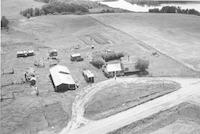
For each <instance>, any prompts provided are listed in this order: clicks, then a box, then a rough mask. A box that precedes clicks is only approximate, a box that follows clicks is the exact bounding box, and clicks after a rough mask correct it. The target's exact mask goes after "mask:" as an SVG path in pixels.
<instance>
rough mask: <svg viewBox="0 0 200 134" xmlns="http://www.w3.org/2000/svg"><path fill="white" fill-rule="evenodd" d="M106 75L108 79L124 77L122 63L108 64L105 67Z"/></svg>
mask: <svg viewBox="0 0 200 134" xmlns="http://www.w3.org/2000/svg"><path fill="white" fill-rule="evenodd" d="M103 71H104V74H105V75H106V77H114V76H115V75H116V76H122V75H124V73H123V70H122V67H121V64H120V63H112V64H107V65H105V66H104V67H103Z"/></svg>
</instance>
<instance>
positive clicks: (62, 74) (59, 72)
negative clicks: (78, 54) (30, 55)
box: [49, 65, 76, 91]
mask: <svg viewBox="0 0 200 134" xmlns="http://www.w3.org/2000/svg"><path fill="white" fill-rule="evenodd" d="M49 71H50V77H51V80H52V83H53V85H54V88H55V91H66V90H74V89H76V83H75V81H74V80H73V78H72V76H71V74H70V71H69V69H68V68H67V67H66V66H62V65H56V66H54V67H52V68H50V70H49Z"/></svg>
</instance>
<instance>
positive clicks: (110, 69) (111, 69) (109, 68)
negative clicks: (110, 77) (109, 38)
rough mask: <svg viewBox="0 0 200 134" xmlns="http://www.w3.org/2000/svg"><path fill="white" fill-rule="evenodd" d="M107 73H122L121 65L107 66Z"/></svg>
mask: <svg viewBox="0 0 200 134" xmlns="http://www.w3.org/2000/svg"><path fill="white" fill-rule="evenodd" d="M106 70H107V72H115V71H122V68H121V64H120V63H114V64H108V65H107V66H106Z"/></svg>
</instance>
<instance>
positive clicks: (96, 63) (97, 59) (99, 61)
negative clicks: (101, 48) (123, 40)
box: [90, 57, 105, 68]
mask: <svg viewBox="0 0 200 134" xmlns="http://www.w3.org/2000/svg"><path fill="white" fill-rule="evenodd" d="M90 63H91V64H92V65H93V66H95V67H97V68H102V66H103V65H105V61H104V60H103V58H101V57H94V58H93V59H92V61H91V62H90Z"/></svg>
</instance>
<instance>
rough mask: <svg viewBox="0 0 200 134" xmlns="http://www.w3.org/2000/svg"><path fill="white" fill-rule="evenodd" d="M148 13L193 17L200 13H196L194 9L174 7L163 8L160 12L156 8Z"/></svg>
mask: <svg viewBox="0 0 200 134" xmlns="http://www.w3.org/2000/svg"><path fill="white" fill-rule="evenodd" d="M149 12H152V13H182V14H193V15H198V16H199V15H200V12H198V11H197V10H195V9H181V8H180V7H174V6H164V7H162V9H161V10H159V9H158V8H154V9H149Z"/></svg>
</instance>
